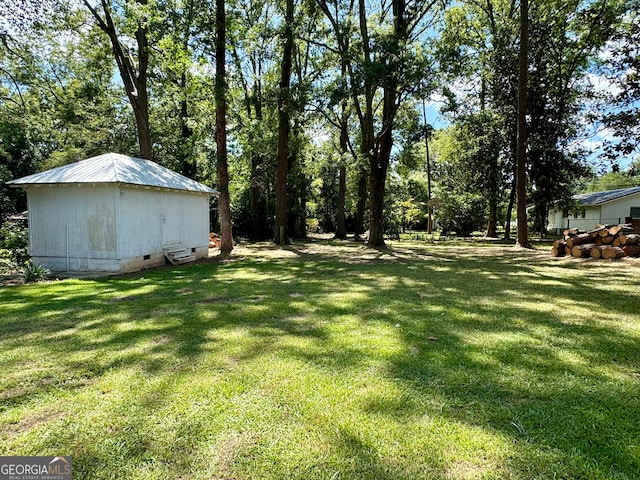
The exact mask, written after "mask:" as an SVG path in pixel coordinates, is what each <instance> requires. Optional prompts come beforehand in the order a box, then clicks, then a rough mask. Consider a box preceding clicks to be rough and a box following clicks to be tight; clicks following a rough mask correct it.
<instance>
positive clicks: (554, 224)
mask: <svg viewBox="0 0 640 480" xmlns="http://www.w3.org/2000/svg"><path fill="white" fill-rule="evenodd" d="M598 223H600V207H587V208H586V209H585V212H584V218H582V215H578V216H577V217H574V216H573V215H569V217H564V216H563V212H562V211H561V210H551V211H550V212H549V224H548V226H547V229H548V230H549V231H553V230H555V231H556V233H558V234H560V233H562V230H564V229H565V228H567V225H569V227H570V228H578V229H580V230H592V229H593V228H595V226H596V225H597V224H598Z"/></svg>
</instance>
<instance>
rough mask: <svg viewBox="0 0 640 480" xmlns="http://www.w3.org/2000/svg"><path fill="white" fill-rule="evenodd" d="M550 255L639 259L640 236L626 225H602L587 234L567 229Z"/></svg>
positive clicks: (556, 242) (554, 245)
mask: <svg viewBox="0 0 640 480" xmlns="http://www.w3.org/2000/svg"><path fill="white" fill-rule="evenodd" d="M551 255H552V256H554V257H563V256H565V255H571V256H573V257H576V258H587V257H591V258H595V259H600V258H603V259H606V260H613V259H616V258H622V257H640V234H638V233H634V230H633V228H632V227H631V225H628V224H624V225H604V226H601V227H598V228H596V229H595V230H590V231H588V232H586V231H581V230H578V229H575V228H574V229H567V230H565V231H564V232H563V238H562V239H560V240H556V241H555V242H554V243H553V248H552V249H551Z"/></svg>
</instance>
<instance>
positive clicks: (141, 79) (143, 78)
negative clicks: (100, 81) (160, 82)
mask: <svg viewBox="0 0 640 480" xmlns="http://www.w3.org/2000/svg"><path fill="white" fill-rule="evenodd" d="M83 3H84V5H85V6H86V7H87V8H88V9H89V11H90V12H91V14H92V15H93V17H94V18H95V20H96V22H98V26H99V27H100V29H101V30H102V31H103V32H104V33H105V34H107V36H108V37H109V40H110V42H111V49H112V51H113V56H114V59H115V61H116V65H117V66H118V71H119V72H120V77H121V78H122V83H123V84H124V89H125V92H126V94H127V98H128V100H129V103H130V104H131V108H132V109H133V115H134V118H135V121H136V130H137V134H138V145H139V147H140V157H141V158H146V159H148V160H152V159H153V147H152V142H151V127H150V124H149V97H148V92H147V69H148V67H149V45H148V41H147V29H146V27H145V26H144V25H143V24H142V23H141V22H139V23H138V28H137V30H136V34H135V37H136V45H137V50H138V51H137V53H138V64H137V66H136V65H134V63H133V58H131V56H130V55H129V54H128V52H126V50H125V48H124V47H123V46H122V43H121V42H120V39H119V38H118V31H117V29H116V26H115V23H114V21H113V17H112V16H111V10H110V8H109V5H108V4H107V1H106V0H101V1H100V5H101V6H102V13H103V15H104V18H103V16H102V15H100V13H98V11H97V10H96V9H95V8H94V7H93V6H92V5H91V4H90V3H89V2H88V0H83ZM136 3H138V4H139V5H146V4H147V0H137V2H136Z"/></svg>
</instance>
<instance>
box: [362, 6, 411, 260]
mask: <svg viewBox="0 0 640 480" xmlns="http://www.w3.org/2000/svg"><path fill="white" fill-rule="evenodd" d="M391 3H392V13H393V37H394V38H393V41H394V42H393V46H392V48H394V49H397V50H400V49H401V48H403V46H402V45H403V42H404V41H405V40H406V37H407V21H406V18H405V10H406V0H393V1H392V2H391ZM398 53H399V52H398ZM394 68H395V67H392V66H390V65H389V64H387V65H386V72H385V81H384V89H383V98H382V125H381V132H380V134H379V135H378V140H377V142H378V144H379V148H378V149H376V150H375V154H374V155H371V156H370V158H371V172H370V174H371V192H370V196H371V200H370V201H371V205H370V208H371V220H370V223H369V230H370V234H369V241H368V243H367V244H368V245H369V246H370V247H384V246H385V243H384V196H385V186H386V181H387V170H388V167H389V162H390V159H391V149H392V147H393V128H394V120H395V116H396V111H397V108H398V106H397V104H396V102H397V100H398V80H397V77H396V75H397V72H395V71H394Z"/></svg>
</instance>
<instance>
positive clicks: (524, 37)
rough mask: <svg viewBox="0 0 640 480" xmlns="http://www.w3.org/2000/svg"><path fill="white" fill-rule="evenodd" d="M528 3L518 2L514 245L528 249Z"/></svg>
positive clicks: (525, 0) (522, 0)
mask: <svg viewBox="0 0 640 480" xmlns="http://www.w3.org/2000/svg"><path fill="white" fill-rule="evenodd" d="M528 57H529V1H528V0H520V52H519V55H518V60H519V61H518V155H517V170H516V196H517V210H518V238H517V242H516V245H518V246H520V247H523V248H529V247H530V245H529V233H528V230H527V78H528V70H529V63H528Z"/></svg>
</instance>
